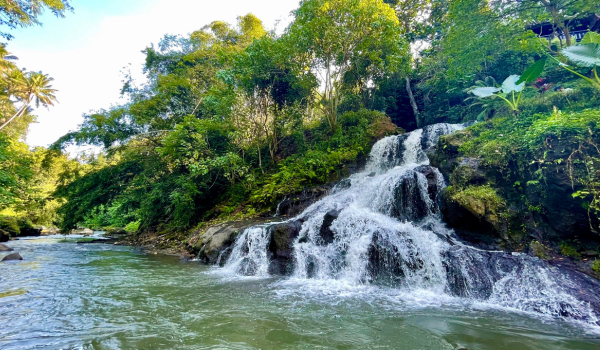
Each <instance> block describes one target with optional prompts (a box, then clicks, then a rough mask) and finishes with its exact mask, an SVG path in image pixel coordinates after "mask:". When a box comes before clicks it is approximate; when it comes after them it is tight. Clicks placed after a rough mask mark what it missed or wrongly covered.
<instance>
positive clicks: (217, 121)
mask: <svg viewBox="0 0 600 350" xmlns="http://www.w3.org/2000/svg"><path fill="white" fill-rule="evenodd" d="M19 3H24V2H19ZM32 3H33V2H32ZM35 4H37V5H38V8H37V10H35V11H33V12H31V14H32V15H36V14H39V10H40V9H41V8H43V7H44V6H47V7H48V8H50V9H53V10H55V11H58V12H57V13H58V14H63V13H64V11H66V10H68V9H69V6H68V3H67V2H66V1H63V2H61V4H63V5H64V6H63V7H60V6H61V5H60V4H59V3H58V2H56V3H54V2H50V1H42V2H35ZM52 4H54V5H52ZM40 6H41V7H40ZM52 6H55V7H52ZM594 11H596V12H597V11H598V10H597V3H596V2H595V1H588V0H579V1H564V0H540V1H537V0H535V1H534V0H531V1H530V0H523V1H483V0H444V1H430V0H385V1H384V0H304V1H301V2H300V4H299V7H298V9H296V10H295V11H293V13H292V14H293V17H294V18H293V21H292V22H291V24H290V25H289V26H288V27H287V28H286V29H285V30H284V31H283V33H281V34H277V33H276V32H275V31H270V30H269V29H268V28H265V27H264V26H263V23H262V22H261V21H260V19H258V18H257V17H256V16H254V15H252V14H247V15H245V16H241V17H239V18H238V20H237V23H235V24H234V25H231V24H228V23H224V22H221V21H215V22H212V23H209V24H208V25H206V26H204V27H202V28H200V29H199V30H197V31H195V32H193V33H191V34H189V35H187V36H171V35H167V36H165V37H164V38H163V39H162V40H161V41H160V42H159V43H158V44H157V45H150V46H148V47H146V48H145V50H144V53H145V56H146V60H145V66H144V73H145V74H146V79H145V81H144V82H137V81H134V80H132V79H131V78H130V77H127V79H126V81H125V83H124V85H123V88H122V90H121V93H122V95H123V98H124V101H126V102H124V103H122V104H120V105H115V106H112V107H110V108H107V109H104V110H97V111H93V112H90V113H88V114H86V115H85V118H84V121H83V123H82V124H81V125H80V127H79V128H78V130H76V131H74V132H71V133H69V134H67V135H64V136H63V137H61V138H60V139H59V140H58V141H57V142H56V143H55V144H54V145H53V147H52V151H49V150H35V151H33V152H29V151H28V150H26V149H25V148H26V147H25V148H23V147H24V146H23V144H22V143H19V142H20V141H19V138H21V140H22V138H23V137H24V135H25V134H26V129H27V125H28V124H29V123H30V122H31V121H32V120H34V116H33V115H32V111H33V107H37V106H38V105H39V106H40V107H43V106H51V105H52V104H53V103H54V101H55V99H54V95H55V94H54V93H55V92H54V90H53V89H52V87H51V79H50V78H49V77H47V76H45V75H43V74H41V73H28V72H21V71H20V70H18V69H17V68H16V66H15V65H14V62H13V61H14V60H13V57H12V56H11V55H10V54H9V53H8V52H7V51H6V50H5V49H4V47H3V51H1V52H0V54H1V55H2V58H3V59H2V60H0V70H1V72H2V77H3V78H2V79H1V81H0V83H1V84H2V85H1V86H2V88H3V95H2V96H1V97H0V109H1V110H2V118H3V119H4V120H3V121H2V123H3V125H2V126H0V128H2V130H1V131H0V132H2V134H1V135H0V136H2V137H3V138H2V139H0V157H1V159H3V164H2V166H0V182H1V183H2V184H6V185H5V186H4V189H0V191H3V192H1V193H2V195H3V196H4V198H5V199H3V200H2V203H4V204H3V205H5V208H9V207H10V208H11V209H10V210H12V211H13V212H14V213H17V212H18V215H21V216H27V217H30V218H31V220H32V221H33V222H34V223H40V222H43V221H48V220H50V221H53V222H55V223H57V224H60V225H61V226H62V228H63V229H65V230H68V229H72V228H75V227H77V226H86V227H94V228H100V227H127V228H128V230H130V231H132V230H139V231H143V230H171V231H182V230H187V229H189V228H192V227H195V226H197V225H200V224H202V223H204V222H206V221H210V220H225V219H231V218H243V217H249V216H255V215H260V214H266V213H268V212H270V211H273V210H274V209H275V207H276V205H277V203H278V202H279V201H280V200H281V199H283V198H286V197H288V196H290V195H292V194H295V193H298V192H300V191H302V190H303V189H304V188H306V187H310V186H316V185H320V184H323V183H327V182H331V181H335V180H337V179H339V178H340V177H342V176H344V175H346V174H348V170H347V169H349V168H350V167H351V164H354V163H357V162H358V161H360V159H361V158H362V157H364V156H365V154H367V153H368V151H369V148H370V147H371V145H372V144H373V142H374V141H375V140H377V139H378V138H380V137H383V136H385V135H387V134H391V133H397V132H401V129H398V128H396V126H399V127H401V128H403V129H405V130H407V131H410V130H412V129H415V128H416V127H422V126H424V125H427V124H431V123H435V122H450V123H455V122H464V121H471V120H476V119H477V120H481V121H487V122H486V123H481V124H478V125H476V126H473V127H472V128H471V129H470V131H469V132H471V133H473V136H474V137H473V138H472V139H470V140H469V141H468V142H466V143H465V144H464V145H463V146H462V147H463V151H464V152H465V154H469V155H470V156H474V157H479V158H481V159H482V163H486V162H488V164H494V165H495V166H503V162H505V161H506V160H507V159H508V158H507V157H511V156H512V157H513V158H514V155H515V154H517V153H526V152H529V153H530V154H536V156H537V153H536V152H539V150H540V149H541V148H539V147H540V145H542V144H543V143H544V142H545V141H544V140H545V139H544V137H547V136H548V135H549V133H554V134H556V133H558V134H560V135H562V136H561V137H575V138H576V140H575V139H574V142H578V144H581V145H583V146H582V147H583V148H582V152H583V153H581V154H576V155H574V156H573V159H577V160H578V161H581V162H582V163H579V162H576V163H575V162H574V163H573V170H574V174H575V175H574V179H575V180H576V181H579V183H580V184H581V183H584V182H585V183H586V185H585V186H584V187H585V189H582V190H581V191H579V192H577V196H579V198H581V200H582V202H585V203H587V204H585V205H587V206H588V207H589V208H590V215H595V214H596V209H595V208H597V207H598V202H600V200H598V198H600V195H597V193H598V191H597V190H596V189H597V188H598V187H597V185H596V184H597V183H598V181H597V179H596V177H593V178H588V179H587V180H586V179H585V178H584V177H582V176H583V175H581V174H583V172H582V171H583V170H585V169H584V168H582V167H581V164H592V168H590V171H589V172H588V173H589V174H597V169H598V168H597V165H598V164H597V161H596V160H595V159H597V156H596V155H594V154H593V152H591V150H593V148H592V146H591V145H592V143H589V142H596V141H593V140H592V139H589V138H587V136H586V135H587V134H585V132H586V130H587V132H588V134H589V133H590V132H591V133H594V135H595V133H596V129H595V128H596V127H595V126H589V125H588V124H590V123H592V122H594V120H593V119H594V118H597V115H596V111H597V108H598V106H599V105H600V103H599V101H600V89H597V88H598V86H600V85H598V84H600V80H598V76H597V70H596V69H597V66H598V65H599V64H598V51H599V49H598V48H599V47H600V41H599V39H598V37H599V36H598V34H596V33H589V34H587V35H586V36H585V38H584V40H583V41H581V43H579V44H577V43H576V42H575V40H574V37H573V36H572V35H571V33H570V32H569V28H570V25H571V23H575V22H576V21H577V20H578V19H577V18H580V17H582V16H587V15H588V14H590V15H591V14H593V13H594ZM23 18H25V17H23ZM31 18H34V19H30V22H27V21H26V20H25V19H24V22H23V25H26V24H27V23H35V16H34V17H31ZM15 23H16V22H15ZM543 23H549V25H551V26H553V28H555V29H556V30H557V31H558V32H560V33H561V35H562V36H558V37H555V38H554V39H552V38H551V39H550V40H547V39H542V38H539V37H538V36H537V35H536V33H534V32H533V31H532V29H535V28H536V25H540V24H543ZM580 78H581V79H580ZM496 82H502V83H501V84H498V83H496ZM392 122H393V123H392ZM586 125H588V126H586ZM590 125H591V124H590ZM594 125H595V124H594ZM586 127H587V129H586ZM554 134H553V135H554ZM574 135H575V136H574ZM588 141H589V142H588ZM586 142H588V143H586ZM73 144H76V145H94V146H97V147H99V148H101V150H102V153H101V154H100V155H99V156H97V157H89V158H85V159H79V160H78V161H68V160H66V158H65V156H62V155H59V153H60V151H61V150H64V149H65V148H66V147H67V146H69V145H73ZM594 144H595V143H594ZM584 151H585V152H584ZM588 151H590V152H591V153H590V152H588ZM28 152H29V153H28ZM586 152H587V153H586ZM584 153H585V155H584ZM585 157H592V158H589V159H588V158H585ZM595 157H596V158H595ZM40 159H45V161H42V162H41V163H40ZM523 159H525V158H523ZM585 159H587V160H585ZM46 160H47V161H46ZM590 162H591V163H590ZM39 164H42V165H44V166H46V164H51V166H50V168H44V167H42V166H41V165H39ZM43 169H53V170H52V174H56V176H54V175H50V173H48V172H45V171H47V170H43ZM594 171H596V172H594ZM41 174H46V175H41ZM577 174H578V175H577ZM53 176H54V177H53ZM594 176H596V175H594ZM35 179H37V180H35ZM42 179H48V181H49V182H48V183H45V182H43V181H41V180H42ZM575 180H574V181H575ZM32 181H33V182H35V181H38V182H37V184H33V182H32ZM586 181H587V182H586ZM36 186H38V187H36ZM44 186H46V187H44ZM41 187H44V188H47V189H50V188H52V191H50V190H47V191H46V190H44V191H37V192H36V193H41V194H40V197H38V199H37V200H36V203H41V204H40V205H39V206H37V207H36V206H33V204H28V203H33V202H34V201H30V200H29V199H28V198H30V197H28V195H26V194H25V193H26V192H27V191H28V190H32V189H35V188H41ZM487 189H488V187H485V186H483V187H478V188H472V189H471V190H473V193H471V194H472V195H481V196H483V195H486V196H487V197H486V198H488V197H489V198H492V197H490V196H488V195H489V194H490V193H491V192H490V191H487ZM42 197H43V198H42ZM493 198H495V199H496V197H493ZM42 207H43V208H46V209H43V210H42V209H41V208H42ZM27 208H34V209H27ZM5 210H8V209H5ZM42 212H44V213H46V214H43V215H42V214H40V213H42ZM14 215H17V214H14ZM42 217H43V219H41V218H42Z"/></svg>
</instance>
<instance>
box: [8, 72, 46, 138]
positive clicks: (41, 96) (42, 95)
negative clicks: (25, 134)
mask: <svg viewBox="0 0 600 350" xmlns="http://www.w3.org/2000/svg"><path fill="white" fill-rule="evenodd" d="M14 72H18V74H13V75H12V76H10V77H9V81H10V82H9V84H10V85H11V89H10V90H12V93H13V94H14V96H15V97H16V98H17V99H18V100H19V101H21V102H22V106H21V108H20V109H19V110H18V111H17V112H16V113H15V114H14V115H13V116H12V117H11V118H10V119H8V120H7V121H6V122H5V123H4V124H2V125H0V130H2V129H3V128H4V127H5V126H7V125H8V124H9V123H10V122H11V121H13V120H14V119H15V118H17V117H19V116H22V115H23V113H25V111H26V110H27V108H29V106H30V105H31V104H33V103H35V105H36V107H39V106H40V105H42V106H44V107H48V106H53V105H54V102H55V101H56V96H54V93H55V92H56V90H55V89H53V88H52V85H50V82H51V81H52V80H53V79H52V78H50V77H48V76H47V75H45V74H42V73H35V72H30V73H25V74H23V73H21V72H20V71H18V70H17V71H14Z"/></svg>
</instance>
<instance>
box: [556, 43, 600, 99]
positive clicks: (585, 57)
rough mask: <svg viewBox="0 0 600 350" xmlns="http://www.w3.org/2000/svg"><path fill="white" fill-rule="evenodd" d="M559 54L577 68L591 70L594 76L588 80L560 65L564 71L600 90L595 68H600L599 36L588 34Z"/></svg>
mask: <svg viewBox="0 0 600 350" xmlns="http://www.w3.org/2000/svg"><path fill="white" fill-rule="evenodd" d="M561 53H562V54H563V56H565V57H566V58H568V59H569V61H571V62H572V63H573V64H574V65H576V66H577V67H584V68H592V72H593V74H594V76H593V78H589V77H586V76H585V75H583V74H580V73H578V72H576V71H575V70H573V69H572V68H571V67H569V66H568V65H566V64H564V63H560V65H561V66H562V67H563V68H564V69H566V70H568V71H569V72H571V73H573V74H576V75H578V76H579V77H580V78H582V79H584V80H585V81H587V82H588V83H590V84H591V85H592V86H593V87H595V88H596V89H598V90H600V78H599V77H598V71H597V70H596V69H597V67H599V66H600V34H598V33H596V32H588V33H587V34H586V35H585V36H584V37H583V39H582V40H581V42H580V43H579V44H578V45H575V46H569V47H566V48H564V49H563V50H562V51H561Z"/></svg>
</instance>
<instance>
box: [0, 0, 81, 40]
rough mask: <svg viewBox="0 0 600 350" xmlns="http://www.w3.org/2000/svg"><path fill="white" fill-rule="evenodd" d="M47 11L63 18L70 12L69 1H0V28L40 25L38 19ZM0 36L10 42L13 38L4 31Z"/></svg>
mask: <svg viewBox="0 0 600 350" xmlns="http://www.w3.org/2000/svg"><path fill="white" fill-rule="evenodd" d="M45 9H49V10H50V11H52V13H54V14H55V15H56V16H58V17H64V16H65V12H67V11H70V10H71V11H72V10H73V8H72V7H71V5H70V3H69V0H1V1H0V26H5V27H8V28H9V29H16V28H23V27H29V26H33V25H40V24H41V23H40V21H39V19H38V17H39V16H40V15H41V14H42V13H43V12H44V10H45ZM0 36H2V37H3V38H5V39H7V40H11V39H12V38H13V36H12V35H11V34H10V33H7V32H5V31H4V30H3V31H1V32H0Z"/></svg>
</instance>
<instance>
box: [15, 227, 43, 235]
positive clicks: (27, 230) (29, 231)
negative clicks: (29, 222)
mask: <svg viewBox="0 0 600 350" xmlns="http://www.w3.org/2000/svg"><path fill="white" fill-rule="evenodd" d="M41 234H42V229H41V228H33V227H22V228H21V233H20V234H19V237H38V236H40V235H41Z"/></svg>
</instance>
